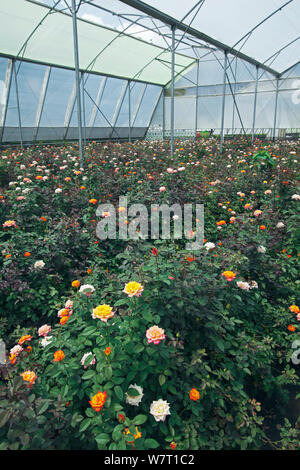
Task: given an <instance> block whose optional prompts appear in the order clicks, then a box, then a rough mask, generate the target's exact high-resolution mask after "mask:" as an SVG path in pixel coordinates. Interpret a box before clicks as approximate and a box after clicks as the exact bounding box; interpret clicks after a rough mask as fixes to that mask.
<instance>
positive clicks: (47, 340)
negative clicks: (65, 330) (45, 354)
mask: <svg viewBox="0 0 300 470" xmlns="http://www.w3.org/2000/svg"><path fill="white" fill-rule="evenodd" d="M51 342H52V336H45V338H43V339H41V341H40V343H41V345H42V347H43V348H45V347H46V346H48V344H50V343H51Z"/></svg>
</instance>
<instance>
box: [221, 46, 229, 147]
mask: <svg viewBox="0 0 300 470" xmlns="http://www.w3.org/2000/svg"><path fill="white" fill-rule="evenodd" d="M227 60H228V57H227V52H225V53H224V79H223V101H222V118H221V133H220V153H222V152H223V142H224V120H225V98H226V76H227V75H226V71H227Z"/></svg>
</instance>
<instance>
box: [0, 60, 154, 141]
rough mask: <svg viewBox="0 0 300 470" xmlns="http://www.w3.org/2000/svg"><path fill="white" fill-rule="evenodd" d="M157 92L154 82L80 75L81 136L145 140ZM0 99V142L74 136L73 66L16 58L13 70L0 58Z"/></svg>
mask: <svg viewBox="0 0 300 470" xmlns="http://www.w3.org/2000/svg"><path fill="white" fill-rule="evenodd" d="M14 70H15V72H16V78H17V80H15V75H14ZM9 78H10V80H9ZM9 81H10V90H9V89H8V83H9ZM129 86H130V94H129ZM83 88H84V90H85V91H84V93H83ZM17 91H18V93H17ZM161 91H162V88H161V87H160V86H156V85H151V84H146V83H140V82H130V84H129V83H128V81H127V80H122V79H117V78H113V77H102V76H100V75H93V74H88V73H85V74H83V75H82V76H81V101H82V122H83V136H84V137H85V138H87V139H127V140H128V138H129V135H131V137H132V138H144V137H145V135H146V132H147V129H148V126H149V122H150V119H151V116H152V114H153V111H154V108H155V105H156V103H157V101H158V99H159V96H160V94H161ZM17 98H18V99H19V109H20V122H19V113H18V100H17ZM129 98H130V111H131V112H130V113H129ZM0 100H1V108H0V111H1V112H0V142H2V143H9V142H20V141H22V142H23V143H27V142H32V141H41V140H45V141H53V140H65V139H77V138H78V127H77V106H76V93H75V76H74V72H73V71H72V70H68V69H62V68H56V67H50V66H45V65H40V64H32V63H28V62H22V61H16V62H15V67H14V68H13V67H12V61H11V59H7V58H4V57H0ZM19 124H20V125H19ZM129 128H130V132H129Z"/></svg>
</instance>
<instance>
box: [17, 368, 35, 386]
mask: <svg viewBox="0 0 300 470" xmlns="http://www.w3.org/2000/svg"><path fill="white" fill-rule="evenodd" d="M21 377H23V380H24V381H25V382H29V386H32V385H33V384H34V382H35V381H36V379H37V376H36V375H35V373H34V372H32V371H31V370H26V371H25V372H23V373H22V374H21Z"/></svg>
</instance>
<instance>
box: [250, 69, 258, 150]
mask: <svg viewBox="0 0 300 470" xmlns="http://www.w3.org/2000/svg"><path fill="white" fill-rule="evenodd" d="M258 76H259V67H258V65H257V66H256V81H255V92H254V106H253V120H252V139H251V142H252V145H253V144H254V135H255V119H256V105H257V89H258Z"/></svg>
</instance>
